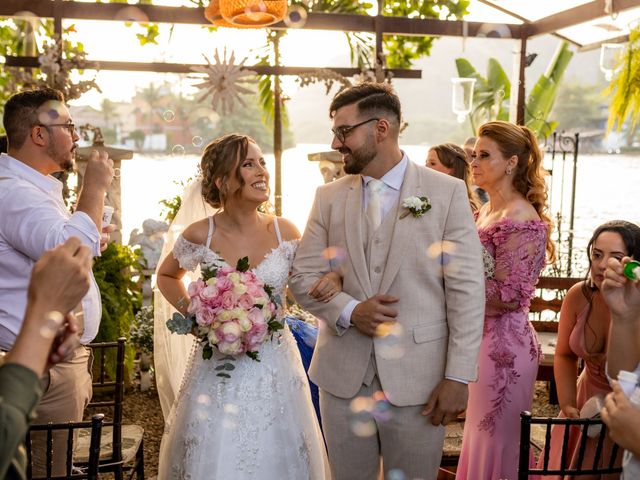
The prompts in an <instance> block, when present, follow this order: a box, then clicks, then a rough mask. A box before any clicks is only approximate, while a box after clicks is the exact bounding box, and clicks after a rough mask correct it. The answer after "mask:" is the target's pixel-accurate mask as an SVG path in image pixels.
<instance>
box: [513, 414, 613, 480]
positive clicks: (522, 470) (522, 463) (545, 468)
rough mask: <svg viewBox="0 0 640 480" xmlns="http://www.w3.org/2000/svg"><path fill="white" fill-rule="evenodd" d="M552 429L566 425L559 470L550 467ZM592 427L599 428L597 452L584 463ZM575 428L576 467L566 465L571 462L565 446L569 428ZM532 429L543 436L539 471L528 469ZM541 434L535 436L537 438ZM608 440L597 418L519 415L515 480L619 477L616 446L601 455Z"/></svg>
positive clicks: (603, 426)
mask: <svg viewBox="0 0 640 480" xmlns="http://www.w3.org/2000/svg"><path fill="white" fill-rule="evenodd" d="M553 425H565V426H566V428H565V429H564V432H565V433H564V437H563V441H562V453H561V460H560V467H559V468H557V466H554V467H553V468H551V467H550V466H549V449H550V446H551V427H552V426H553ZM591 425H598V426H600V432H599V433H598V434H597V448H596V452H595V456H594V458H593V460H592V461H591V460H590V459H585V455H584V454H585V450H586V447H587V441H588V440H589V437H588V436H587V429H588V428H589V427H590V426H591ZM571 426H578V427H580V429H581V435H580V443H579V445H578V450H577V451H578V459H577V465H569V462H570V461H571V460H570V459H568V458H567V457H568V456H569V454H568V452H567V450H568V448H567V445H568V442H569V428H570V427H571ZM532 427H534V428H535V427H538V428H542V436H543V438H544V441H545V446H544V452H543V454H544V458H545V461H544V464H543V465H542V468H531V467H529V458H530V451H531V444H532V442H531V436H532V430H533V429H532ZM539 433H540V432H538V434H539ZM606 436H607V429H606V425H604V424H603V423H602V420H601V419H600V418H577V419H576V418H550V417H532V416H531V413H529V412H522V413H521V414H520V458H519V467H518V480H527V479H528V478H529V476H531V475H572V476H583V475H602V474H609V473H620V472H622V467H616V466H615V464H616V460H617V459H618V457H619V456H620V454H621V452H620V449H619V448H618V445H615V444H614V445H613V448H612V449H611V451H610V452H604V448H603V447H604V440H605V438H606Z"/></svg>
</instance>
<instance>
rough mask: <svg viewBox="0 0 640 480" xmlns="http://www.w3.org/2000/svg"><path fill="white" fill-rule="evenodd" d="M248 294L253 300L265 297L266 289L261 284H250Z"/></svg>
mask: <svg viewBox="0 0 640 480" xmlns="http://www.w3.org/2000/svg"><path fill="white" fill-rule="evenodd" d="M247 293H248V294H249V295H251V296H252V297H253V298H258V297H264V296H265V292H264V288H263V287H262V285H261V284H259V283H249V284H248V285H247Z"/></svg>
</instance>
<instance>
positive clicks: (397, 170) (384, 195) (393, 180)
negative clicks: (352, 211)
mask: <svg viewBox="0 0 640 480" xmlns="http://www.w3.org/2000/svg"><path fill="white" fill-rule="evenodd" d="M402 154H403V155H402V160H400V162H399V163H398V164H397V165H395V166H394V167H393V168H392V169H391V170H389V171H388V172H387V173H385V174H384V175H383V176H382V177H381V178H380V181H382V183H384V188H383V189H382V190H380V208H381V210H382V215H381V219H382V220H384V217H385V216H386V215H387V213H389V210H391V209H392V208H393V206H394V205H395V204H396V202H397V201H398V198H400V188H402V182H403V181H404V174H405V172H406V171H407V165H408V164H409V157H407V154H406V153H404V152H402ZM372 179H373V177H368V176H366V175H363V176H362V195H363V197H362V211H363V212H366V211H367V205H368V204H369V189H368V188H364V187H366V185H367V183H369V181H370V180H372Z"/></svg>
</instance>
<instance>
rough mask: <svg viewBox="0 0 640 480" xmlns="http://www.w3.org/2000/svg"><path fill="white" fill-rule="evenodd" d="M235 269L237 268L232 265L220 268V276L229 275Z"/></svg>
mask: <svg viewBox="0 0 640 480" xmlns="http://www.w3.org/2000/svg"><path fill="white" fill-rule="evenodd" d="M235 271H236V269H235V268H233V267H230V266H227V267H222V268H221V269H219V270H218V277H226V276H227V275H229V274H230V273H233V272H235Z"/></svg>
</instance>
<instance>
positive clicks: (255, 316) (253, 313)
mask: <svg viewBox="0 0 640 480" xmlns="http://www.w3.org/2000/svg"><path fill="white" fill-rule="evenodd" d="M247 318H248V319H249V320H250V321H251V323H253V325H266V324H267V321H266V320H265V318H264V313H263V312H262V310H261V309H259V308H252V309H251V310H249V313H247Z"/></svg>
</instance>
